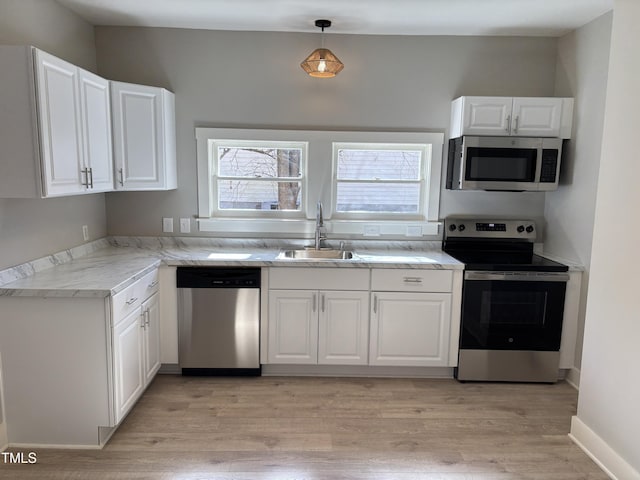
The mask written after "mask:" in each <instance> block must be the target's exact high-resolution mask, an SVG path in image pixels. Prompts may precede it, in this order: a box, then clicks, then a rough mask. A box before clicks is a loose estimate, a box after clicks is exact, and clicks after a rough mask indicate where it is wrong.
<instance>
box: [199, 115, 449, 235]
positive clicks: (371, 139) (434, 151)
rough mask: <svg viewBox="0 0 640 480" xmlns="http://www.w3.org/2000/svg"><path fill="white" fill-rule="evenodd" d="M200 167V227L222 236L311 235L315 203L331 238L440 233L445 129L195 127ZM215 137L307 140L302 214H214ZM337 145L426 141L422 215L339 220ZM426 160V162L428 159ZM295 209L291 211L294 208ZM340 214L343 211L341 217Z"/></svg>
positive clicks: (290, 140)
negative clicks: (335, 177)
mask: <svg viewBox="0 0 640 480" xmlns="http://www.w3.org/2000/svg"><path fill="white" fill-rule="evenodd" d="M195 137H196V160H197V163H196V166H197V175H196V176H197V188H198V191H197V202H198V216H197V218H196V221H197V224H198V229H199V231H201V232H210V233H214V234H216V235H219V236H225V237H233V236H241V237H244V238H264V237H265V236H266V237H269V238H305V239H309V238H313V234H314V230H315V218H316V204H317V201H318V200H320V201H322V202H323V206H324V220H325V228H326V231H327V234H328V235H329V237H330V238H341V239H358V238H362V239H365V238H368V237H383V238H387V239H405V240H409V239H424V238H425V237H427V238H433V237H432V236H436V235H438V233H439V225H440V224H441V223H440V222H439V206H440V205H439V204H440V196H441V185H440V184H441V176H442V167H443V152H444V133H442V132H420V131H411V132H400V131H395V132H389V131H380V130H373V131H355V130H354V131H351V130H344V131H336V130H276V129H256V128H253V129H243V128H214V127H196V128H195ZM215 139H227V140H239V141H247V140H253V141H262V142H279V141H280V142H306V143H307V144H308V148H307V155H306V164H305V168H304V175H305V179H306V188H304V187H303V193H302V196H303V198H301V204H304V207H303V208H301V215H300V216H289V217H288V218H287V216H286V214H285V215H284V216H283V215H282V214H283V213H284V212H286V211H282V210H280V211H279V210H273V211H269V210H250V211H247V214H246V215H237V211H234V210H230V211H228V212H229V214H228V215H219V214H217V213H215V214H214V212H213V208H212V207H213V202H214V201H217V197H214V195H213V189H212V182H211V178H212V177H211V171H212V168H211V167H212V162H211V159H210V156H209V153H210V148H211V147H210V141H211V140H215ZM333 143H371V144H381V143H388V144H426V145H429V146H430V149H431V155H430V156H429V158H427V159H425V162H424V163H423V167H424V168H428V170H426V173H427V176H425V188H424V189H423V191H424V199H423V202H422V208H423V212H422V217H421V218H417V216H410V217H407V216H404V217H402V218H400V217H398V216H397V215H395V214H394V215H393V216H392V218H391V217H390V218H382V217H377V218H374V217H367V218H364V217H363V218H360V219H358V218H336V216H335V212H334V203H335V202H334V198H333V195H334V193H333V188H334V187H333V180H332V178H333V159H332V155H333ZM427 162H428V163H427ZM290 212H292V211H290ZM338 217H340V215H338Z"/></svg>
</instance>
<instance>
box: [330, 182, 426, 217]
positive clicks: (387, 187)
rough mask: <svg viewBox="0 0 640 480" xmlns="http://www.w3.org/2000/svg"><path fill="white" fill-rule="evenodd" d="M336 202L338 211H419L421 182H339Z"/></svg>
mask: <svg viewBox="0 0 640 480" xmlns="http://www.w3.org/2000/svg"><path fill="white" fill-rule="evenodd" d="M336 203H337V205H336V208H337V211H338V212H388V213H389V212H398V213H418V212H419V211H420V209H419V203H420V184H419V183H408V184H406V183H405V184H397V183H341V182H338V184H337V202H336Z"/></svg>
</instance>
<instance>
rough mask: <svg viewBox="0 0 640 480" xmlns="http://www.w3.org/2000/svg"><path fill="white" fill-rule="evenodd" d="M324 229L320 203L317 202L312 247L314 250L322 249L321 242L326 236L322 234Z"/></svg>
mask: <svg viewBox="0 0 640 480" xmlns="http://www.w3.org/2000/svg"><path fill="white" fill-rule="evenodd" d="M323 228H324V219H323V217H322V202H321V201H320V200H318V206H317V210H316V235H315V242H314V247H315V249H316V250H320V248H322V242H323V240H324V239H326V238H327V236H326V235H325V234H324V233H323V232H322V229H323Z"/></svg>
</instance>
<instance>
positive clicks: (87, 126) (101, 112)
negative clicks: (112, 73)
mask: <svg viewBox="0 0 640 480" xmlns="http://www.w3.org/2000/svg"><path fill="white" fill-rule="evenodd" d="M79 80H80V108H81V115H80V118H81V120H82V136H83V138H84V159H85V161H84V168H85V172H84V175H85V177H84V178H83V181H84V183H85V184H86V183H88V184H89V185H88V186H87V188H89V189H91V191H92V192H109V191H112V190H113V150H112V146H111V101H110V95H109V81H108V80H105V79H104V78H102V77H99V76H97V75H94V74H93V73H90V72H86V71H84V70H80V76H79Z"/></svg>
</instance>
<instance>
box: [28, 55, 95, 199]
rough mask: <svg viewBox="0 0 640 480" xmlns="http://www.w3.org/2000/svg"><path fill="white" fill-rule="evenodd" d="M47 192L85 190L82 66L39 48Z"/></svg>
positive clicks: (50, 194) (37, 81) (62, 193)
mask: <svg viewBox="0 0 640 480" xmlns="http://www.w3.org/2000/svg"><path fill="white" fill-rule="evenodd" d="M35 61H36V84H37V89H36V90H37V106H38V112H39V119H38V120H39V127H40V129H39V130H40V149H41V155H42V178H43V190H44V191H43V194H44V196H47V197H48V196H56V195H70V194H77V193H82V192H83V191H84V187H83V186H82V178H81V176H82V175H81V170H82V168H83V161H82V156H83V151H82V132H81V126H80V99H79V96H78V87H77V85H78V68H77V67H76V66H74V65H72V64H70V63H68V62H65V61H64V60H60V59H59V58H57V57H54V56H53V55H49V54H48V53H45V52H43V51H41V50H36V51H35Z"/></svg>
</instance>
